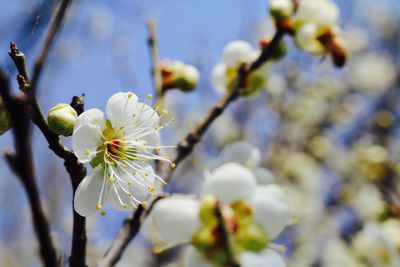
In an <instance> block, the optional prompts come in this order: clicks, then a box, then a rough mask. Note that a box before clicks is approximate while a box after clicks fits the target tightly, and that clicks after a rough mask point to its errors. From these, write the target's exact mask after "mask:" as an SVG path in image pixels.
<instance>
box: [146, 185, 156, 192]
mask: <svg viewBox="0 0 400 267" xmlns="http://www.w3.org/2000/svg"><path fill="white" fill-rule="evenodd" d="M147 189H149V191H150V192H153V191H154V190H156V188H155V187H154V186H149V187H147Z"/></svg>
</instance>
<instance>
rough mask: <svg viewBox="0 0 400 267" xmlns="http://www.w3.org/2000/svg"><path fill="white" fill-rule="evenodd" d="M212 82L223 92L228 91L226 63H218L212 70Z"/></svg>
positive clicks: (216, 88) (217, 89) (219, 91)
mask: <svg viewBox="0 0 400 267" xmlns="http://www.w3.org/2000/svg"><path fill="white" fill-rule="evenodd" d="M211 83H212V85H213V87H214V89H215V90H216V91H217V92H218V93H221V94H224V93H225V92H226V91H227V79H226V65H225V64H224V63H218V64H217V65H215V67H214V68H213V70H212V72H211Z"/></svg>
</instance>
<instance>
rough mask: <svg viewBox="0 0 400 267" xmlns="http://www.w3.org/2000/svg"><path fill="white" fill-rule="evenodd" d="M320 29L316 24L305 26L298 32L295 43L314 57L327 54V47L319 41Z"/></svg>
mask: <svg viewBox="0 0 400 267" xmlns="http://www.w3.org/2000/svg"><path fill="white" fill-rule="evenodd" d="M317 36H318V28H317V26H316V25H315V24H311V23H308V24H304V25H303V26H301V27H300V28H299V29H298V30H297V31H296V36H295V41H296V44H297V46H298V47H299V48H300V49H302V50H304V51H305V52H308V53H311V54H314V55H323V54H325V53H326V49H325V47H324V46H323V45H322V43H321V42H320V41H318V40H317Z"/></svg>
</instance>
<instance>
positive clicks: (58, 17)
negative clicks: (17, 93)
mask: <svg viewBox="0 0 400 267" xmlns="http://www.w3.org/2000/svg"><path fill="white" fill-rule="evenodd" d="M71 2H72V0H60V3H59V5H58V7H57V10H56V12H55V13H54V15H53V18H52V20H51V24H50V29H49V31H48V33H47V36H46V39H45V42H44V45H43V47H42V50H41V52H40V55H39V57H38V59H37V60H36V63H35V66H34V69H33V75H32V80H31V88H32V93H33V94H34V93H35V91H36V86H37V83H38V81H39V78H40V75H41V74H42V69H43V66H44V64H45V62H46V59H47V56H48V54H49V51H50V48H51V46H52V44H53V42H54V39H55V36H56V34H57V33H58V31H59V30H60V27H61V24H62V22H63V20H64V18H65V15H66V13H67V10H68V7H69V6H70V4H71Z"/></svg>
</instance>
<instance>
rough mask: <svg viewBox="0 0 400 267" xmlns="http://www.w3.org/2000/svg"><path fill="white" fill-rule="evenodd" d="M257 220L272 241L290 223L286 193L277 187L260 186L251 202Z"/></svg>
mask: <svg viewBox="0 0 400 267" xmlns="http://www.w3.org/2000/svg"><path fill="white" fill-rule="evenodd" d="M250 204H251V206H252V207H253V209H254V216H255V220H256V221H257V222H258V223H259V224H261V225H262V226H263V227H264V228H265V230H266V231H267V234H268V237H269V238H270V239H271V240H272V239H274V238H275V237H277V236H278V235H279V234H280V233H281V232H282V230H283V229H284V228H285V227H286V226H287V225H288V224H289V222H290V216H291V215H290V209H289V202H288V199H287V197H286V193H285V192H284V191H283V189H282V188H280V187H279V186H277V185H264V186H258V187H257V189H256V190H255V193H254V195H253V197H252V199H251V201H250Z"/></svg>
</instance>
